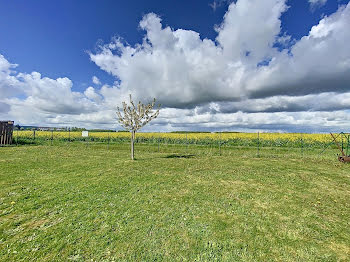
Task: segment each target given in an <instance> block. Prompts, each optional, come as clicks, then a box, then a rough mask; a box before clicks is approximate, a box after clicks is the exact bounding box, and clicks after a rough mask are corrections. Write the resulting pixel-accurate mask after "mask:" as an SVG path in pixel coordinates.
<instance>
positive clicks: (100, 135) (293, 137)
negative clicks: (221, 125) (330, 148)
mask: <svg viewBox="0 0 350 262" xmlns="http://www.w3.org/2000/svg"><path fill="white" fill-rule="evenodd" d="M16 135H17V134H16V133H15V134H14V136H15V137H16ZM52 135H53V138H54V139H68V138H69V137H70V138H71V139H77V138H81V137H82V132H70V133H69V132H65V131H54V132H51V131H36V132H35V137H36V138H45V139H51V136H52ZM18 137H19V138H33V131H19V132H18ZM108 137H109V138H111V139H116V138H121V139H123V138H124V139H128V138H130V133H128V132H89V138H95V139H108ZM137 138H139V139H169V140H172V141H176V140H181V141H182V140H192V141H193V140H221V141H228V140H235V139H239V140H256V139H257V138H258V134H257V133H187V134H186V133H137ZM259 139H260V140H261V141H264V140H266V141H278V140H281V141H283V140H288V141H291V142H296V141H301V139H302V140H303V141H304V142H311V143H312V142H318V143H328V142H330V141H331V137H330V135H329V134H301V133H260V134H259Z"/></svg>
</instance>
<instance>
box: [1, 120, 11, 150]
mask: <svg viewBox="0 0 350 262" xmlns="http://www.w3.org/2000/svg"><path fill="white" fill-rule="evenodd" d="M12 134H13V121H0V146H4V145H11V144H12Z"/></svg>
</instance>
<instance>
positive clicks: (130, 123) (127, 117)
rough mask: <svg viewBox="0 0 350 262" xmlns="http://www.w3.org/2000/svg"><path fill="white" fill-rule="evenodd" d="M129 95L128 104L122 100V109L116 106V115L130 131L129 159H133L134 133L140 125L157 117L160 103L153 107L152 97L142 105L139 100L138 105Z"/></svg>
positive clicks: (154, 101) (154, 102)
mask: <svg viewBox="0 0 350 262" xmlns="http://www.w3.org/2000/svg"><path fill="white" fill-rule="evenodd" d="M129 97H130V104H129V105H128V104H126V103H125V102H123V110H121V109H120V108H119V107H118V111H117V116H118V118H119V119H118V120H119V123H120V124H121V125H122V126H123V127H124V128H125V129H127V130H129V131H130V132H131V159H132V160H134V159H135V154H134V152H135V150H134V142H135V134H136V132H137V131H138V130H139V129H140V128H141V127H143V126H145V125H146V124H148V123H149V122H150V121H151V120H153V119H155V118H157V116H158V115H159V109H160V105H158V109H157V110H154V109H153V108H154V106H155V104H156V99H155V98H154V99H153V102H152V103H149V104H147V105H144V104H142V103H141V102H140V101H139V103H138V105H137V106H135V104H134V102H133V101H132V98H131V95H129Z"/></svg>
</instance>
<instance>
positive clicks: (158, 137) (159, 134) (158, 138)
mask: <svg viewBox="0 0 350 262" xmlns="http://www.w3.org/2000/svg"><path fill="white" fill-rule="evenodd" d="M159 143H160V133H159V132H158V153H159V152H160V151H159Z"/></svg>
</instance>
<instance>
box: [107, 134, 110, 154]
mask: <svg viewBox="0 0 350 262" xmlns="http://www.w3.org/2000/svg"><path fill="white" fill-rule="evenodd" d="M109 139H110V138H109V132H108V144H107V150H109Z"/></svg>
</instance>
